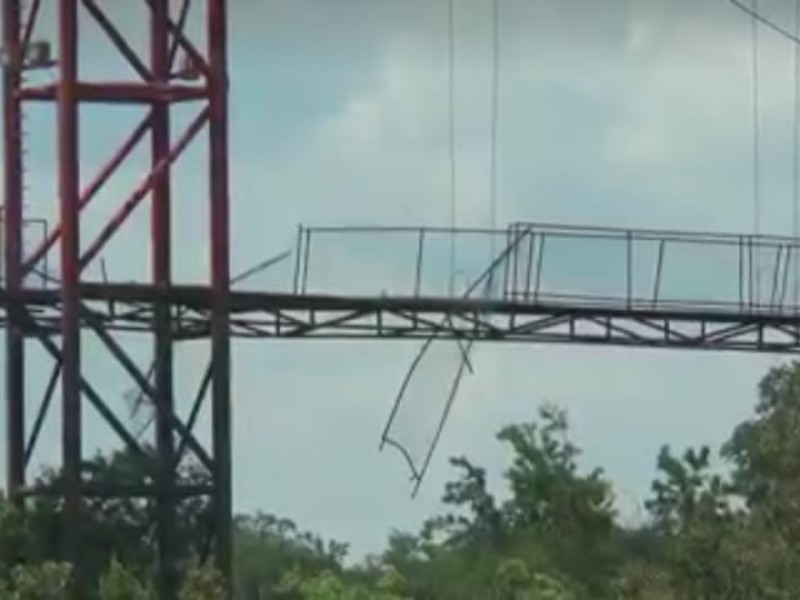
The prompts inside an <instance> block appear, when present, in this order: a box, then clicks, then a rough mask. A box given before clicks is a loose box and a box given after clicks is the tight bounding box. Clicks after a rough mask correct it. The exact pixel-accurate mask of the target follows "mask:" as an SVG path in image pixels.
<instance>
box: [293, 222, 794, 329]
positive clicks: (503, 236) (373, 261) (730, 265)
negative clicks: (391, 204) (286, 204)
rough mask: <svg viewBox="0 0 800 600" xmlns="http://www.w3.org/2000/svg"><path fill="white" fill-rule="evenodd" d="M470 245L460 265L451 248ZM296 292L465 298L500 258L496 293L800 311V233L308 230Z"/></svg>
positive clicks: (547, 299) (524, 226)
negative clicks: (453, 285)
mask: <svg viewBox="0 0 800 600" xmlns="http://www.w3.org/2000/svg"><path fill="white" fill-rule="evenodd" d="M453 242H455V243H454V244H453ZM453 245H455V247H456V248H457V249H458V251H457V254H456V259H457V260H456V262H455V263H453V261H452V257H451V256H450V254H449V250H448V249H449V248H451V247H452V246H453ZM295 253H296V256H295V258H296V263H295V267H294V268H295V272H294V282H293V286H294V292H295V293H297V294H332V295H338V294H348V295H352V294H353V291H354V286H355V287H356V288H357V293H359V294H363V295H394V296H398V297H443V296H448V295H449V293H450V292H449V291H448V288H447V285H446V282H447V281H448V279H449V278H450V276H451V275H452V273H451V270H452V267H453V265H454V264H455V267H456V271H457V273H458V274H459V278H460V281H461V284H462V285H461V286H460V287H459V288H458V289H456V291H455V294H456V295H458V296H463V295H464V292H465V290H466V289H467V288H468V286H469V285H470V284H473V283H474V281H475V280H476V279H477V278H478V277H479V276H480V275H481V273H483V272H484V271H485V270H486V268H487V265H491V264H492V262H493V261H495V260H496V259H501V260H499V261H498V263H497V265H495V267H494V279H495V282H496V285H495V286H494V289H493V291H492V292H491V294H490V297H491V299H494V300H500V301H507V302H515V303H549V304H552V303H568V304H576V303H581V304H584V305H588V306H595V305H597V306H604V307H605V306H608V307H617V308H631V309H633V308H637V309H664V310H714V311H734V312H740V313H757V314H763V313H765V312H766V313H779V314H786V313H796V312H800V240H798V239H795V238H791V237H782V236H753V235H746V234H727V233H723V234H719V233H704V232H685V231H658V230H634V229H616V228H604V227H580V226H567V225H552V224H538V223H514V224H512V225H511V226H509V227H508V228H507V229H504V230H488V229H456V230H453V229H448V228H435V227H427V228H426V227H420V228H410V227H408V228H405V227H301V228H300V229H299V231H298V236H297V246H296V249H295Z"/></svg>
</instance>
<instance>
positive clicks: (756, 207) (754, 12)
mask: <svg viewBox="0 0 800 600" xmlns="http://www.w3.org/2000/svg"><path fill="white" fill-rule="evenodd" d="M758 14H759V11H758V0H752V8H751V20H750V36H751V68H752V74H751V75H752V81H753V234H754V235H755V237H756V238H757V237H758V236H759V235H760V234H761V168H760V163H759V158H760V146H761V126H760V122H759V114H760V106H759V96H760V89H759V70H760V65H759V56H758V26H759V18H758ZM755 276H756V281H755V286H756V293H755V302H756V305H758V304H760V301H761V253H760V251H759V249H758V248H757V249H756V268H755ZM751 285H752V282H751Z"/></svg>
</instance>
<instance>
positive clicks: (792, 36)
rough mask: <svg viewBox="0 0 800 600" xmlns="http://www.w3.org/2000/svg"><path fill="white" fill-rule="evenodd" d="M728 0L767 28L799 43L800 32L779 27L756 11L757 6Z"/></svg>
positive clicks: (737, 0)
mask: <svg viewBox="0 0 800 600" xmlns="http://www.w3.org/2000/svg"><path fill="white" fill-rule="evenodd" d="M728 2H730V3H731V4H733V5H734V6H735V7H736V8H738V9H739V10H741V11H742V12H744V13H747V14H748V15H750V16H751V17H752V18H753V19H755V20H756V21H758V22H759V23H761V24H762V25H764V26H766V27H768V28H769V29H771V30H772V31H774V32H775V33H777V34H779V35H781V36H783V37H785V38H786V39H787V40H790V41H792V42H794V43H795V44H800V32H798V33H797V34H793V33H791V32H790V31H789V30H787V29H785V28H784V27H781V26H780V25H778V24H777V23H776V22H775V21H772V20H771V19H768V18H766V17H765V16H764V15H762V14H761V13H760V12H758V9H757V7H756V8H752V7H750V6H747V5H746V4H744V3H742V2H741V1H740V0H728ZM755 4H756V5H757V4H758V3H757V2H755Z"/></svg>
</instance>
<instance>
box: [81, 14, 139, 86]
mask: <svg viewBox="0 0 800 600" xmlns="http://www.w3.org/2000/svg"><path fill="white" fill-rule="evenodd" d="M82 1H83V6H84V7H85V8H86V10H87V11H88V12H89V14H90V15H92V17H94V20H95V21H97V24H98V25H100V28H101V29H102V30H103V31H105V33H106V35H107V36H108V37H109V39H111V41H112V42H114V45H115V46H116V47H117V50H119V52H120V54H122V56H124V57H125V59H126V60H127V61H128V63H129V64H130V66H131V67H133V70H134V71H136V73H138V75H139V77H141V78H142V79H143V80H144V81H152V80H153V74H152V73H151V72H150V69H148V68H147V66H145V64H144V63H143V62H142V61H141V60H140V59H139V57H138V56H137V55H136V52H134V50H133V48H131V47H130V45H129V44H128V42H126V41H125V38H124V37H123V36H122V34H121V33H120V32H119V30H117V28H116V27H114V24H113V23H112V22H111V21H110V20H109V18H108V17H107V16H106V15H105V13H104V12H103V11H102V10H101V9H100V7H99V6H97V4H96V3H95V1H94V0H82Z"/></svg>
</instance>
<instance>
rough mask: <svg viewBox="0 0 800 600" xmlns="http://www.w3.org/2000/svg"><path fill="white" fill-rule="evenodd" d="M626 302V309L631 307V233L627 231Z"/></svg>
mask: <svg viewBox="0 0 800 600" xmlns="http://www.w3.org/2000/svg"><path fill="white" fill-rule="evenodd" d="M625 237H626V244H625V246H626V251H625V254H626V257H627V258H626V261H625V262H626V275H625V281H626V296H627V298H626V302H627V305H628V308H631V306H633V232H632V231H631V230H630V229H629V230H628V231H627V232H626V236H625Z"/></svg>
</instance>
